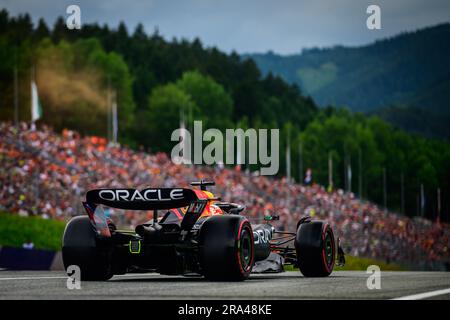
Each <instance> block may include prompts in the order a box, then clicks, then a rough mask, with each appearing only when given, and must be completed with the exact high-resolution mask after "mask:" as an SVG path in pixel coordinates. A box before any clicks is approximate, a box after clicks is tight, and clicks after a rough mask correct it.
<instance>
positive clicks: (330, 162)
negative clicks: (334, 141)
mask: <svg viewBox="0 0 450 320" xmlns="http://www.w3.org/2000/svg"><path fill="white" fill-rule="evenodd" d="M328 191H329V192H331V191H333V158H332V157H331V151H330V152H328Z"/></svg>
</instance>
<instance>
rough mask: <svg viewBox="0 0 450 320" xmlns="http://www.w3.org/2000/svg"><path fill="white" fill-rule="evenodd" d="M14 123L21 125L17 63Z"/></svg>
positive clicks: (15, 71) (15, 68)
mask: <svg viewBox="0 0 450 320" xmlns="http://www.w3.org/2000/svg"><path fill="white" fill-rule="evenodd" d="M14 125H15V126H16V127H18V126H19V79H18V75H17V65H14Z"/></svg>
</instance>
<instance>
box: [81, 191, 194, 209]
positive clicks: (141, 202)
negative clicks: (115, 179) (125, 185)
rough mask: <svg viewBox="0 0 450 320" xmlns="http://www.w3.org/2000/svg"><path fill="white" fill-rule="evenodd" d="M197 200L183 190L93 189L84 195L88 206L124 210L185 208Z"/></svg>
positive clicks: (192, 193) (189, 192) (191, 192)
mask: <svg viewBox="0 0 450 320" xmlns="http://www.w3.org/2000/svg"><path fill="white" fill-rule="evenodd" d="M196 200H198V197H197V194H196V192H195V191H194V190H191V189H183V188H148V189H143V190H137V189H94V190H90V191H88V192H87V193H86V202H87V203H88V204H90V205H99V204H102V205H105V206H108V207H111V208H117V209H125V210H162V209H174V208H181V207H186V206H188V205H190V204H191V202H193V201H196Z"/></svg>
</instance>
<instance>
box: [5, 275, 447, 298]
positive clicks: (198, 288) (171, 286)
mask: <svg viewBox="0 0 450 320" xmlns="http://www.w3.org/2000/svg"><path fill="white" fill-rule="evenodd" d="M368 276H369V275H368V274H366V273H365V272H363V271H335V272H333V273H332V274H331V276H330V277H328V278H304V277H302V276H301V275H300V273H299V272H284V273H280V274H253V275H251V277H250V279H248V280H247V281H245V282H238V283H236V282H234V283H233V282H209V281H207V280H205V279H203V278H201V277H181V276H162V275H159V274H154V273H150V274H127V275H123V276H114V277H113V278H112V279H111V280H109V281H107V282H82V283H81V289H80V290H76V289H73V290H69V289H68V288H67V285H66V283H67V276H66V275H65V274H64V273H63V272H51V271H0V299H133V300H135V299H177V300H178V299H196V300H198V299H221V300H222V299H393V298H404V297H406V298H413V299H450V273H445V272H383V271H382V272H381V289H379V290H377V289H374V290H369V289H368V288H367V284H366V283H367V278H368Z"/></svg>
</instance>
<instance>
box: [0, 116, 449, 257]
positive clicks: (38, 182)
mask: <svg viewBox="0 0 450 320" xmlns="http://www.w3.org/2000/svg"><path fill="white" fill-rule="evenodd" d="M199 179H208V180H210V179H212V180H215V181H216V187H214V188H213V192H215V193H217V195H219V196H220V197H221V198H222V200H224V201H232V202H237V203H243V204H245V205H246V207H247V209H246V215H247V216H248V217H249V219H250V220H251V221H254V222H256V221H258V220H262V218H263V216H264V215H268V214H276V215H279V216H280V220H279V221H275V222H274V224H275V225H276V226H277V227H279V228H280V229H284V230H292V229H293V228H295V226H296V223H297V221H298V220H299V218H300V217H302V216H304V215H306V214H309V215H311V216H312V217H313V218H320V219H326V220H328V221H330V223H331V224H332V225H333V227H334V230H335V233H336V235H337V236H339V237H340V239H341V241H342V244H343V247H344V250H345V251H346V253H347V254H350V255H353V256H363V257H369V258H375V259H382V260H385V261H387V262H400V263H406V264H411V265H418V264H422V265H423V264H434V263H448V262H449V261H450V252H449V246H450V226H449V225H447V224H444V223H435V222H431V221H429V220H426V219H422V218H408V217H406V216H401V215H399V214H395V213H392V212H388V211H386V210H384V209H382V208H380V207H378V206H377V205H375V204H373V203H371V202H367V201H364V200H361V199H358V198H356V197H355V196H354V195H353V194H352V193H348V192H343V191H342V190H335V191H333V192H327V190H325V188H324V187H322V186H319V185H315V184H313V185H311V186H304V185H300V184H295V183H288V181H287V180H286V179H284V178H281V179H280V178H273V177H267V176H258V175H256V174H255V173H252V172H248V171H247V172H246V171H241V170H238V169H237V168H228V167H220V166H216V167H208V166H185V165H175V164H173V163H172V161H171V159H170V157H168V155H166V154H164V153H156V154H149V153H145V152H143V151H134V150H132V149H130V148H127V147H124V146H120V145H112V144H108V142H107V141H106V140H105V139H104V138H100V137H94V136H86V137H81V136H80V135H79V134H78V133H77V132H74V131H71V130H67V129H66V130H63V132H62V133H61V134H57V133H55V132H54V131H53V130H51V129H50V128H48V127H46V126H42V127H40V128H39V129H35V128H30V125H29V124H26V123H21V124H20V127H19V128H17V127H15V126H13V125H11V124H10V123H6V122H4V123H0V211H7V212H11V213H15V214H18V215H22V216H28V215H41V216H42V217H43V218H49V219H59V220H67V219H68V218H70V217H71V216H74V215H79V214H84V212H83V209H82V207H81V201H82V200H83V199H84V193H85V192H86V191H87V190H89V189H94V188H101V187H113V188H115V187H128V188H144V187H149V186H151V187H188V186H189V182H190V181H194V180H199ZM110 214H111V216H112V217H113V219H115V220H116V221H117V222H118V223H119V224H122V225H125V226H126V227H130V228H134V227H135V226H136V225H137V224H139V223H142V222H144V221H147V220H149V219H151V217H152V213H151V212H137V211H121V212H118V211H113V210H110Z"/></svg>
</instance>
